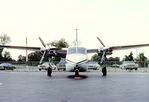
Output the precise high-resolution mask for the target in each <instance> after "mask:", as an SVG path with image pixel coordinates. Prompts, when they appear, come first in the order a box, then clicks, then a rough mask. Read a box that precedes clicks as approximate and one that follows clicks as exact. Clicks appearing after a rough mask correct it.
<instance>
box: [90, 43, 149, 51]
mask: <svg viewBox="0 0 149 102" xmlns="http://www.w3.org/2000/svg"><path fill="white" fill-rule="evenodd" d="M147 46H149V44H136V45H123V46H111V47H107V48H105V47H102V48H101V49H88V50H87V52H88V53H97V52H98V51H99V50H104V49H111V50H112V51H114V50H124V49H132V48H139V47H147Z"/></svg>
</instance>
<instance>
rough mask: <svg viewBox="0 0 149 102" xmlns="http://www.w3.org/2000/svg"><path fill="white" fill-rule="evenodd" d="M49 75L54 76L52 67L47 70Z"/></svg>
mask: <svg viewBox="0 0 149 102" xmlns="http://www.w3.org/2000/svg"><path fill="white" fill-rule="evenodd" d="M47 76H50V77H51V76H52V68H50V67H49V68H48V70H47Z"/></svg>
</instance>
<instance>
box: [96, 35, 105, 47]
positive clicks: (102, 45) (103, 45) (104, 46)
mask: <svg viewBox="0 0 149 102" xmlns="http://www.w3.org/2000/svg"><path fill="white" fill-rule="evenodd" d="M97 39H98V41H99V42H100V43H101V44H102V46H103V47H105V45H104V43H103V42H102V40H101V39H100V38H99V37H97Z"/></svg>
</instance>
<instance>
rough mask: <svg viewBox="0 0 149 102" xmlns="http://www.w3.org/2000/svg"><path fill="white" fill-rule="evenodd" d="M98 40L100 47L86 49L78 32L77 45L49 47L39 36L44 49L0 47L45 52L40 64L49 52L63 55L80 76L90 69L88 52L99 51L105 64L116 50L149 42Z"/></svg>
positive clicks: (72, 70) (69, 68)
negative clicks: (113, 43)
mask: <svg viewBox="0 0 149 102" xmlns="http://www.w3.org/2000/svg"><path fill="white" fill-rule="evenodd" d="M97 39H98V41H99V42H100V43H101V44H102V47H100V48H99V49H86V48H85V47H80V46H79V45H78V38H77V34H76V44H75V46H71V47H69V48H67V49H66V48H65V49H63V48H62V49H59V48H47V46H46V44H45V43H44V41H43V40H42V39H41V38H40V37H39V40H40V42H41V43H42V45H43V47H44V49H41V47H27V46H9V45H0V48H11V49H24V50H35V51H41V52H43V55H42V57H41V60H40V64H41V63H42V62H43V59H44V56H45V55H46V54H49V55H50V56H61V57H64V58H66V71H69V72H75V77H79V72H85V71H87V70H88V64H87V62H88V56H87V54H88V53H97V54H98V56H100V57H101V61H100V64H101V65H103V64H104V62H105V60H106V56H107V55H111V54H112V52H113V51H114V50H121V49H130V48H137V47H146V46H149V44H137V45H124V46H111V47H106V46H105V44H104V43H103V42H102V40H101V39H100V38H99V37H97ZM51 73H52V70H51V68H48V70H47V74H48V75H51ZM102 73H103V76H106V75H107V70H106V67H105V66H104V67H102Z"/></svg>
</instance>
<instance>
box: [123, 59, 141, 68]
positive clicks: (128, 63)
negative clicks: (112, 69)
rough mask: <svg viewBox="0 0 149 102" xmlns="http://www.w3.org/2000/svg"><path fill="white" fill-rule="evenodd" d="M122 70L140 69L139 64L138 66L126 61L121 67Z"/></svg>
mask: <svg viewBox="0 0 149 102" xmlns="http://www.w3.org/2000/svg"><path fill="white" fill-rule="evenodd" d="M121 68H122V69H126V70H127V69H130V70H133V69H135V70H137V69H138V64H136V63H135V62H134V61H124V62H123V63H122V65H121Z"/></svg>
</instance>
